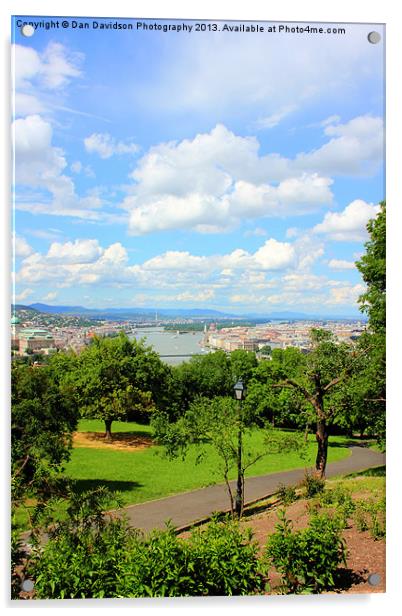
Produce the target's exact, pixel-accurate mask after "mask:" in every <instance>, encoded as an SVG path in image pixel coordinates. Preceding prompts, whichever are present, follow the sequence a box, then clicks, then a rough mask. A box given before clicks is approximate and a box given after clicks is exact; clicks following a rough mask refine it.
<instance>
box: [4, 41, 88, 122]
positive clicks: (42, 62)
mask: <svg viewBox="0 0 402 616" xmlns="http://www.w3.org/2000/svg"><path fill="white" fill-rule="evenodd" d="M83 58H84V56H83V55H82V54H80V53H73V52H71V51H70V50H69V49H67V47H65V46H64V45H62V44H61V43H56V42H50V43H49V44H48V45H47V47H46V48H45V49H44V50H43V51H42V52H38V51H36V50H35V49H33V48H32V47H28V46H25V45H13V46H12V59H13V76H14V84H15V94H14V110H15V113H16V115H17V116H21V115H22V116H25V115H32V114H35V113H42V112H43V111H49V110H50V109H51V108H52V107H53V106H54V105H55V101H56V100H60V96H62V94H63V90H64V89H65V87H66V86H67V85H68V84H69V83H70V82H71V80H72V79H76V78H79V77H80V76H81V75H82V72H81V68H80V65H81V64H82V61H83ZM55 96H56V97H57V98H54V97H55Z"/></svg>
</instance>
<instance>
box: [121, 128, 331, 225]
mask: <svg viewBox="0 0 402 616" xmlns="http://www.w3.org/2000/svg"><path fill="white" fill-rule="evenodd" d="M258 150H259V143H258V141H257V139H256V138H255V137H240V136H237V135H235V134H234V133H233V132H231V131H230V130H228V129H227V128H226V127H225V126H224V125H222V124H218V125H217V126H215V128H213V129H212V130H211V131H210V132H209V133H203V134H198V135H196V137H194V139H192V140H189V139H184V140H183V141H181V142H168V143H162V144H159V145H157V146H154V147H152V148H151V149H150V150H149V151H148V152H147V153H146V154H145V155H144V156H143V157H142V158H141V159H140V160H139V161H138V164H137V166H136V168H135V169H134V170H133V172H132V173H131V177H132V179H133V180H134V181H135V185H134V186H133V188H132V190H131V191H130V194H129V195H128V196H127V197H126V198H125V199H124V201H123V203H122V207H123V208H124V209H126V210H128V212H129V230H130V232H131V233H132V234H133V235H141V234H145V233H150V232H152V231H162V230H167V229H177V228H180V229H194V230H196V231H199V232H201V233H216V232H222V231H228V230H231V229H233V228H234V227H236V226H237V225H238V224H239V222H240V221H241V220H243V219H253V218H263V217H267V216H285V215H288V214H293V215H298V214H302V213H306V212H311V211H316V210H317V209H319V208H320V207H322V205H323V204H328V203H330V202H331V201H332V192H331V189H330V186H331V184H332V180H331V179H330V178H328V177H321V176H319V175H318V174H317V173H306V172H304V171H300V170H297V171H295V172H293V171H292V169H291V161H289V160H287V159H284V158H281V157H280V156H278V155H276V154H268V155H265V156H259V153H258ZM271 182H274V183H271Z"/></svg>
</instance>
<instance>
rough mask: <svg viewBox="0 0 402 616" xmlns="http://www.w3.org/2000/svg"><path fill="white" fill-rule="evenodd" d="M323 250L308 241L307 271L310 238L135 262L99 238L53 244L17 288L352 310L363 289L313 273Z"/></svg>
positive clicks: (26, 262) (24, 270)
mask: <svg viewBox="0 0 402 616" xmlns="http://www.w3.org/2000/svg"><path fill="white" fill-rule="evenodd" d="M320 246H321V245H320V244H319V243H317V242H316V240H314V238H311V250H312V253H313V256H312V257H311V259H310V262H309V264H308V266H307V265H306V261H307V260H308V253H307V249H308V236H304V237H301V238H298V239H297V240H296V241H295V242H294V243H293V244H292V243H290V242H279V241H277V240H275V239H273V238H270V239H268V240H267V241H265V242H264V243H263V244H262V245H261V246H260V248H258V249H257V250H256V251H255V252H254V253H252V252H248V251H246V250H244V249H242V248H237V249H235V250H233V251H231V252H229V253H226V254H215V255H209V256H206V255H195V254H191V253H190V252H188V251H177V250H176V251H167V252H165V253H162V254H160V255H156V256H154V257H152V258H150V259H147V260H145V261H143V262H141V261H139V262H137V263H134V264H130V262H129V258H128V252H127V249H126V248H125V247H124V246H123V245H122V244H121V243H120V242H116V243H114V244H111V245H109V246H106V247H102V246H100V245H99V243H98V241H97V240H90V239H76V240H74V241H69V242H65V243H61V242H53V244H51V246H50V247H49V250H48V252H47V253H46V254H40V253H32V254H30V255H28V256H27V257H25V258H24V259H23V261H22V263H21V267H20V270H19V272H18V273H17V274H16V283H17V284H18V285H23V286H25V285H29V287H30V288H34V287H33V286H32V285H41V284H43V283H44V284H46V285H47V286H48V285H52V286H53V289H54V290H52V291H51V292H52V293H55V292H57V290H58V289H60V288H71V287H79V286H91V285H96V288H99V289H106V288H125V289H127V290H130V291H131V292H132V291H133V290H135V297H136V298H139V299H141V298H142V302H143V303H144V304H147V303H151V304H152V303H154V302H158V303H159V304H161V303H166V302H187V303H194V304H197V303H198V304H202V303H204V302H211V301H212V300H213V302H214V305H217V306H219V305H227V304H228V303H233V304H244V305H248V306H249V307H251V306H253V305H255V306H256V307H257V306H261V305H262V304H263V303H266V305H267V306H269V305H274V306H282V307H283V308H285V307H286V306H290V305H292V306H298V308H300V309H301V307H302V306H305V307H307V308H310V309H311V310H316V311H319V312H321V311H322V307H323V306H326V305H328V306H330V305H332V306H334V307H336V306H338V305H339V306H347V305H348V306H350V307H355V301H356V299H357V297H358V296H359V294H361V292H362V289H363V286H362V285H359V284H352V283H350V282H348V281H346V280H331V279H330V278H328V277H326V276H324V275H316V274H314V273H312V271H311V267H312V265H313V262H314V259H316V258H319V257H318V256H317V255H319V254H321V253H320ZM309 268H310V269H309ZM49 301H50V298H49ZM133 301H134V300H133Z"/></svg>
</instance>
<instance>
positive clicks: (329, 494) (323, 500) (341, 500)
mask: <svg viewBox="0 0 402 616" xmlns="http://www.w3.org/2000/svg"><path fill="white" fill-rule="evenodd" d="M319 501H320V504H321V505H322V506H334V507H335V508H336V515H337V517H338V518H339V520H340V521H341V523H342V526H343V527H346V526H347V525H348V520H349V518H350V516H351V515H352V514H353V512H354V511H355V508H356V507H355V504H354V502H353V499H352V496H351V494H350V492H349V491H348V490H346V489H345V488H344V487H343V486H341V485H337V486H336V487H335V488H333V489H332V490H325V491H324V492H322V493H321V494H320V496H319Z"/></svg>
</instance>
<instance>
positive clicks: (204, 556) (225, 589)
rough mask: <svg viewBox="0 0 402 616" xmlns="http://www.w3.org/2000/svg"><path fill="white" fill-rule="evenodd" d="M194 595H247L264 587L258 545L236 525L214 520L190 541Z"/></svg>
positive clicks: (249, 531) (233, 522)
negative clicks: (194, 583) (194, 584)
mask: <svg viewBox="0 0 402 616" xmlns="http://www.w3.org/2000/svg"><path fill="white" fill-rule="evenodd" d="M189 548H190V553H191V563H192V568H193V570H194V579H195V582H196V587H195V588H194V592H193V594H194V595H249V594H253V593H256V592H258V591H262V590H263V589H264V586H265V582H264V578H263V571H262V569H263V568H262V567H261V563H260V561H259V559H258V544H257V543H256V542H254V541H252V531H251V529H249V528H247V529H241V528H240V527H239V524H238V522H235V521H232V520H229V519H226V520H225V521H224V522H218V521H217V520H213V521H212V522H211V523H210V524H208V526H207V527H206V528H205V529H197V530H195V531H194V532H193V533H192V535H191V538H190V540H189Z"/></svg>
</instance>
